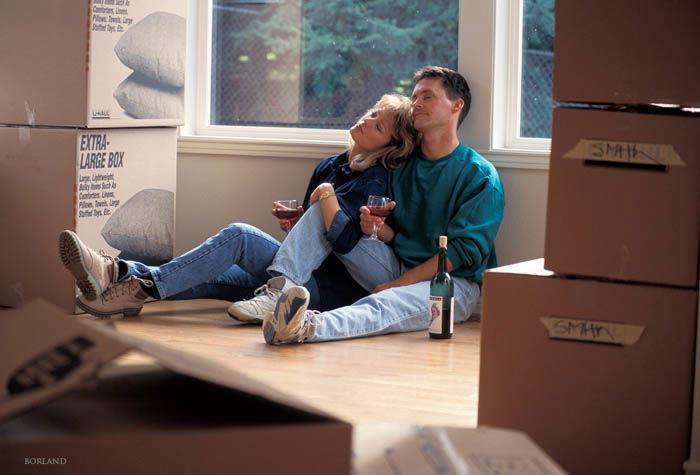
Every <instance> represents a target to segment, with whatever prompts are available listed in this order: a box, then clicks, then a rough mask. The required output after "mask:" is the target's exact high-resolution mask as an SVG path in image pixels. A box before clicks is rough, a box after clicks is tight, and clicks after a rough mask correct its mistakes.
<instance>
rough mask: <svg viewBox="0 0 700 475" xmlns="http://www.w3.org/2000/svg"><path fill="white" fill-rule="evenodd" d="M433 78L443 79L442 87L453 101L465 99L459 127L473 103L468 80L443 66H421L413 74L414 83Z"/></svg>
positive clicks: (458, 122)
mask: <svg viewBox="0 0 700 475" xmlns="http://www.w3.org/2000/svg"><path fill="white" fill-rule="evenodd" d="M432 78H440V79H442V87H443V88H445V93H446V94H447V97H448V99H450V100H451V101H454V100H455V99H462V100H463V101H464V107H462V110H461V111H460V113H459V120H458V121H457V127H459V126H460V125H462V122H463V121H464V118H465V117H466V116H467V114H468V113H469V108H470V107H471V105H472V95H471V92H469V84H468V83H467V80H466V79H465V78H464V76H462V75H461V74H459V73H458V72H457V71H453V70H451V69H448V68H443V67H442V66H425V67H424V68H420V69H419V70H418V71H416V73H415V74H414V75H413V84H414V85H415V84H418V82H419V81H422V80H423V79H432Z"/></svg>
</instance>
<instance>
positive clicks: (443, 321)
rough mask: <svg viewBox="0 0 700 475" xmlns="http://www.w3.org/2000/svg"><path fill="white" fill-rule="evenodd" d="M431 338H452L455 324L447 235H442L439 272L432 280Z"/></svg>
mask: <svg viewBox="0 0 700 475" xmlns="http://www.w3.org/2000/svg"><path fill="white" fill-rule="evenodd" d="M428 304H429V305H428V307H429V310H428V311H429V313H430V326H429V327H428V334H429V335H430V338H441V339H446V338H452V330H453V326H454V317H453V314H454V282H453V281H452V277H450V274H449V273H448V272H447V236H440V250H439V251H438V268H437V273H436V274H435V276H434V277H433V280H431V281H430V302H428Z"/></svg>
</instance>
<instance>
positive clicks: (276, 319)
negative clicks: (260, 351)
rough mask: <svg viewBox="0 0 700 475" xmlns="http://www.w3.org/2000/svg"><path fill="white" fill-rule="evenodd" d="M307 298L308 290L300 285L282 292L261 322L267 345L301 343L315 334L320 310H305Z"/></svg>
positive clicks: (307, 303) (307, 304)
mask: <svg viewBox="0 0 700 475" xmlns="http://www.w3.org/2000/svg"><path fill="white" fill-rule="evenodd" d="M309 298H310V296H309V291H308V290H306V289H305V288H304V287H301V286H294V287H291V288H290V289H289V290H286V291H284V292H282V295H281V296H280V298H279V300H278V301H277V305H276V306H275V311H274V312H273V314H272V315H270V316H268V317H267V318H265V321H264V322H263V328H262V330H263V336H264V337H265V342H266V343H267V344H268V345H279V344H280V343H292V342H297V343H302V342H303V341H305V340H308V339H309V338H311V337H313V336H314V335H315V334H316V325H317V324H318V322H319V317H318V314H319V313H321V312H318V311H316V310H306V309H307V307H308V306H309Z"/></svg>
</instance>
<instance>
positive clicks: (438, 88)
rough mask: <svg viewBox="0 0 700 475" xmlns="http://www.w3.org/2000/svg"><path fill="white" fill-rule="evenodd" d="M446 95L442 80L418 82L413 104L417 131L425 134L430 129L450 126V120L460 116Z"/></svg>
mask: <svg viewBox="0 0 700 475" xmlns="http://www.w3.org/2000/svg"><path fill="white" fill-rule="evenodd" d="M456 101H457V100H455V101H451V100H450V99H449V98H448V97H447V94H446V93H445V88H444V87H443V86H442V79H440V78H426V79H422V80H420V81H418V83H417V84H416V86H415V87H414V88H413V94H412V95H411V102H412V103H413V123H414V126H415V127H416V129H417V130H418V131H420V132H423V133H425V132H426V131H428V130H430V129H436V128H443V127H447V126H450V119H451V118H452V117H453V116H455V110H456V115H458V114H459V108H456V107H455V102H456Z"/></svg>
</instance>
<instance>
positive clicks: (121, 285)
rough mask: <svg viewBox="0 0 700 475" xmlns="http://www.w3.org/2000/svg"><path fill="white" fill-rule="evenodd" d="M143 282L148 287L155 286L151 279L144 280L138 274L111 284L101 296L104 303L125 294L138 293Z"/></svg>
mask: <svg viewBox="0 0 700 475" xmlns="http://www.w3.org/2000/svg"><path fill="white" fill-rule="evenodd" d="M141 284H143V285H144V286H146V287H153V282H151V281H150V280H144V279H140V278H138V277H136V276H132V277H131V278H130V279H128V280H124V281H122V282H117V283H115V284H112V285H110V286H109V287H108V288H107V290H106V291H105V292H104V293H103V294H102V295H101V296H100V298H101V299H102V302H103V303H107V302H109V301H110V300H114V299H117V298H119V297H122V296H124V295H136V293H137V292H138V291H139V290H141Z"/></svg>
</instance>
